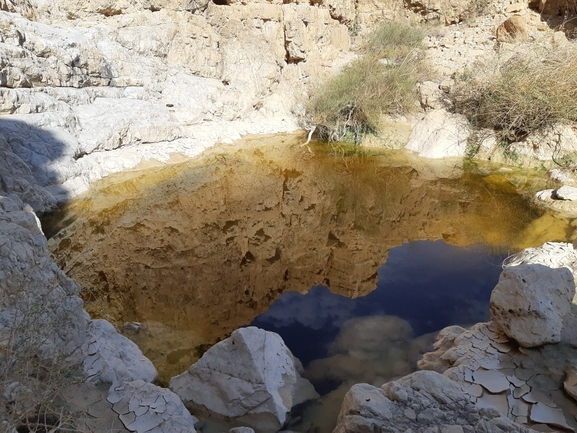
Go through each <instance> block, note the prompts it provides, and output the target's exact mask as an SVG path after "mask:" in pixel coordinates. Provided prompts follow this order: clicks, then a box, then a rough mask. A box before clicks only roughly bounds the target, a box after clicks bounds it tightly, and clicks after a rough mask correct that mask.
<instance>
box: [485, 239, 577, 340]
mask: <svg viewBox="0 0 577 433" xmlns="http://www.w3.org/2000/svg"><path fill="white" fill-rule="evenodd" d="M576 266H577V253H576V251H575V250H574V248H573V246H572V245H571V244H567V243H562V242H547V243H545V244H543V245H542V246H540V247H538V248H527V249H525V250H523V251H521V252H520V253H518V254H516V255H514V256H512V257H511V258H510V259H508V260H507V262H506V264H505V270H504V271H503V272H502V273H501V276H500V278H499V283H498V284H497V286H496V287H495V289H494V290H493V293H492V294H491V315H492V321H493V322H494V323H495V324H497V326H499V328H501V329H502V330H503V331H504V332H505V334H507V336H508V337H509V338H512V339H514V340H515V341H517V342H518V343H519V344H520V345H521V346H523V347H536V346H540V345H542V344H547V343H559V342H561V341H563V342H566V343H570V344H575V341H577V340H576V336H575V332H574V331H573V329H574V328H575V326H574V323H575V321H576V317H575V315H576V311H575V310H576V305H575V297H576V296H575V275H576Z"/></svg>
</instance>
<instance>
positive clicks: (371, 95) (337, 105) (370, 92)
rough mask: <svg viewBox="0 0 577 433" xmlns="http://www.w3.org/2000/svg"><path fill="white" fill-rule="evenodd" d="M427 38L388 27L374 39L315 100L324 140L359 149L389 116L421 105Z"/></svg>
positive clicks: (312, 108)
mask: <svg viewBox="0 0 577 433" xmlns="http://www.w3.org/2000/svg"><path fill="white" fill-rule="evenodd" d="M422 39H423V34H422V33H421V32H420V30H419V29H417V28H415V27H410V26H408V25H406V24H401V23H396V22H386V23H384V24H383V25H382V26H381V27H380V28H379V29H377V30H376V31H375V32H374V33H372V34H371V35H370V36H369V37H368V39H367V43H366V45H365V46H364V47H363V49H362V50H361V56H360V57H359V58H358V59H357V60H355V61H353V62H352V63H350V64H349V65H347V66H346V67H344V68H343V70H342V71H341V72H340V73H339V74H338V75H337V76H335V77H333V78H332V79H330V80H329V81H328V82H327V83H325V84H324V85H323V86H322V87H320V88H319V89H318V90H317V92H315V94H314V95H313V97H312V99H311V101H310V102H309V104H308V106H307V115H308V116H309V118H310V120H311V123H313V124H315V125H317V130H318V131H319V135H320V137H321V138H322V139H324V140H327V141H349V142H354V143H359V142H360V141H361V139H362V137H363V136H364V135H365V134H367V133H375V132H377V131H378V129H379V122H380V118H381V116H382V115H383V114H391V115H393V114H404V113H407V112H409V111H411V110H412V109H413V108H414V107H415V106H416V102H417V94H416V84H417V82H418V81H419V75H420V73H421V65H422V60H421V59H420V57H419V53H420V47H421V41H422Z"/></svg>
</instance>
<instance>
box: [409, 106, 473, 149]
mask: <svg viewBox="0 0 577 433" xmlns="http://www.w3.org/2000/svg"><path fill="white" fill-rule="evenodd" d="M469 135H470V132H469V127H468V121H467V119H466V117H465V116H463V115H462V114H451V113H448V112H447V111H445V110H443V109H438V110H433V111H430V112H429V113H427V114H426V115H425V117H423V118H422V119H421V120H420V121H419V122H417V124H416V125H415V127H414V128H413V132H412V133H411V137H410V138H409V142H408V143H407V145H406V146H405V149H408V150H412V151H413V152H417V153H418V154H419V156H422V157H425V158H433V159H437V158H448V157H456V156H463V155H465V151H466V149H467V139H468V138H469Z"/></svg>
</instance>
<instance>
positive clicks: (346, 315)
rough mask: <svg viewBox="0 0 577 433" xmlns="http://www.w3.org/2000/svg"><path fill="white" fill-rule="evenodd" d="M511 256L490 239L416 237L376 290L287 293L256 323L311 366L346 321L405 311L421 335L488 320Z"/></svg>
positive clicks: (396, 255) (385, 269) (383, 271)
mask: <svg viewBox="0 0 577 433" xmlns="http://www.w3.org/2000/svg"><path fill="white" fill-rule="evenodd" d="M504 258H505V255H501V254H494V253H492V252H491V251H490V250H489V249H488V248H487V247H485V246H482V245H475V246H470V247H455V246H452V245H448V244H446V243H444V242H443V241H436V242H429V241H416V242H410V243H408V244H404V245H402V246H400V247H397V248H393V249H392V250H391V251H390V253H389V258H388V260H387V262H386V263H385V264H384V265H383V266H381V267H380V268H379V271H378V275H379V279H378V284H377V288H376V290H374V291H373V292H371V293H370V294H369V295H367V296H364V297H359V298H356V299H350V298H346V297H344V296H339V295H335V294H333V293H331V292H330V291H329V290H328V289H327V288H326V287H323V286H316V287H313V288H312V289H311V290H310V291H309V292H308V293H307V294H305V295H301V294H299V293H294V292H285V293H284V294H283V295H282V296H281V297H280V298H279V299H278V300H276V301H275V302H274V303H273V304H272V306H271V307H270V309H269V310H268V311H266V312H265V313H263V314H261V315H260V316H258V317H257V318H256V319H255V320H254V321H253V322H252V323H251V325H253V326H258V327H260V328H263V329H266V330H269V331H274V332H277V333H278V334H280V335H281V337H282V338H283V339H284V341H285V342H286V344H287V346H288V347H289V348H290V349H291V351H292V352H293V353H294V355H295V356H296V357H297V358H299V359H300V360H301V361H302V363H303V365H304V366H306V365H307V364H308V363H309V362H310V361H312V360H314V359H320V358H324V357H326V356H327V354H328V349H329V346H330V344H331V343H332V342H333V340H334V339H335V337H336V336H337V334H338V333H339V330H340V327H341V326H342V324H343V323H344V322H346V321H347V320H349V319H352V318H355V317H363V316H382V315H392V316H397V317H400V318H402V319H404V320H406V321H408V322H409V323H410V324H411V326H412V328H413V331H414V336H415V337H416V336H419V335H422V334H425V333H429V332H434V331H438V330H440V329H442V328H444V327H446V326H449V325H454V324H461V325H467V324H473V323H476V322H480V321H486V320H488V318H489V298H490V295H491V290H492V289H493V287H494V286H495V284H496V283H497V281H498V279H499V274H500V273H501V263H502V261H503V259H504Z"/></svg>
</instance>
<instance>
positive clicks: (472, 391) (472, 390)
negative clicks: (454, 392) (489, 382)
mask: <svg viewBox="0 0 577 433" xmlns="http://www.w3.org/2000/svg"><path fill="white" fill-rule="evenodd" d="M461 389H462V390H463V392H464V393H466V394H469V395H471V396H473V397H475V398H478V397H481V396H482V395H483V387H482V386H481V385H477V384H476V383H471V384H463V385H461Z"/></svg>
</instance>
